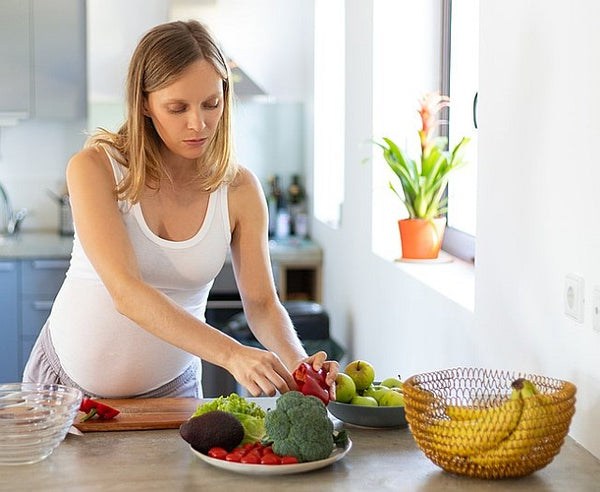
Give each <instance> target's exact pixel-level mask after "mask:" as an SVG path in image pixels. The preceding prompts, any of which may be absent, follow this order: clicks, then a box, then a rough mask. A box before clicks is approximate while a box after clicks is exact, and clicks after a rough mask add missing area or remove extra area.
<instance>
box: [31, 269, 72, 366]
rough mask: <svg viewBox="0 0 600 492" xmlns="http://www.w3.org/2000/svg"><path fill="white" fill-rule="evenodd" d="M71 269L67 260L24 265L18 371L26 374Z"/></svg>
mask: <svg viewBox="0 0 600 492" xmlns="http://www.w3.org/2000/svg"><path fill="white" fill-rule="evenodd" d="M67 268H69V261H68V260H66V259H39V260H27V261H21V293H20V294H21V296H20V297H21V299H20V307H21V330H20V337H19V338H20V350H19V370H20V372H22V371H23V368H24V367H25V363H26V362H27V359H28V358H29V354H30V353H31V349H32V348H33V344H34V343H35V341H36V339H37V336H38V334H39V332H40V330H41V328H42V326H43V325H44V323H45V321H46V319H47V318H48V315H49V314H50V310H51V309H52V302H53V301H54V298H55V297H56V294H57V293H58V291H59V289H60V286H61V285H62V283H63V281H64V279H65V272H66V271H67Z"/></svg>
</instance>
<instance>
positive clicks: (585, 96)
mask: <svg viewBox="0 0 600 492" xmlns="http://www.w3.org/2000/svg"><path fill="white" fill-rule="evenodd" d="M598 18H600V4H598V3H597V2H594V1H591V0H588V1H586V0H577V1H571V2H567V1H561V0H553V1H542V0H535V1H534V0H530V1H529V2H521V1H518V0H510V1H506V2H502V5H499V4H498V3H497V2H481V60H480V63H481V72H480V73H481V77H480V89H481V90H480V98H479V100H480V113H479V121H480V148H479V156H480V157H479V159H480V167H479V173H480V174H479V204H478V223H477V227H478V229H477V231H478V235H477V288H476V303H475V306H476V327H477V330H476V333H477V346H478V348H479V349H480V350H481V352H482V353H483V354H485V356H486V359H487V361H488V363H489V364H492V365H503V366H508V367H519V368H522V369H524V370H529V371H532V372H536V373H541V374H546V375H549V376H554V377H558V378H563V379H567V380H570V381H573V382H574V383H575V384H576V385H577V387H578V395H577V413H576V414H575V417H574V419H573V424H572V428H571V434H572V435H573V437H574V438H575V439H577V440H578V441H579V442H581V443H582V444H583V445H584V446H585V447H586V448H588V449H589V450H590V451H592V452H593V453H594V454H595V455H597V456H600V433H599V432H598V430H597V419H598V415H599V414H600V364H599V362H598V361H599V355H600V333H597V332H595V331H594V330H593V329H592V306H591V299H592V295H591V294H592V287H593V285H600V261H598V254H599V252H600V231H599V230H598V229H596V228H595V226H596V224H597V220H598V219H597V196H598V194H597V187H596V183H598V182H600V166H598V162H597V161H598V159H597V156H596V155H595V145H596V142H597V140H598V134H599V133H600V121H599V120H598V118H597V110H598V107H600V94H599V93H598V87H599V86H600V66H599V65H598V63H597V59H598V56H599V54H600V53H599V51H598V50H599V48H598V47H599V46H600V32H599V31H598V29H596V20H597V19H598ZM570 272H573V273H577V274H579V275H581V276H583V277H584V279H585V299H586V304H585V313H584V314H585V318H584V323H583V324H579V323H576V322H575V321H573V320H571V319H570V318H567V317H566V316H565V315H564V306H563V289H564V279H565V275H566V274H568V273H570Z"/></svg>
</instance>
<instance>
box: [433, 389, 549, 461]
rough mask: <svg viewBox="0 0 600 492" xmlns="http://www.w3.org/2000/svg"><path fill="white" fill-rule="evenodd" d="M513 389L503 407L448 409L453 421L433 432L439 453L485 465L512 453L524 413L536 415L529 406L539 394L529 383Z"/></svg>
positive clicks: (453, 407) (435, 428) (436, 426)
mask: <svg viewBox="0 0 600 492" xmlns="http://www.w3.org/2000/svg"><path fill="white" fill-rule="evenodd" d="M512 388H513V389H512V393H511V395H510V397H509V399H508V400H507V401H506V402H505V403H504V404H503V405H501V406H497V407H461V406H447V407H446V414H447V415H448V416H449V417H450V420H442V421H439V422H437V423H436V424H434V425H433V426H432V429H431V430H432V431H433V432H434V434H435V435H436V445H437V447H438V449H439V451H441V452H444V453H449V454H452V455H456V456H464V457H469V458H471V459H472V460H473V461H475V462H478V463H481V464H484V463H489V462H496V461H497V457H498V455H499V454H500V455H502V454H503V453H506V449H511V445H510V442H511V439H512V436H513V435H514V434H515V432H517V430H518V429H519V426H520V424H521V423H522V421H523V419H522V416H523V414H524V412H525V411H527V413H528V414H529V413H531V412H532V411H533V410H531V409H530V407H531V405H529V404H528V403H527V402H528V401H533V400H534V399H533V398H530V397H531V396H533V395H536V394H538V393H539V391H538V389H537V388H536V387H535V385H534V384H533V383H531V382H530V381H527V380H525V379H518V380H515V381H514V382H513V384H512ZM529 431H531V429H530V430H529Z"/></svg>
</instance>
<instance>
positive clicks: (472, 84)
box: [441, 0, 479, 260]
mask: <svg viewBox="0 0 600 492" xmlns="http://www.w3.org/2000/svg"><path fill="white" fill-rule="evenodd" d="M442 29H443V33H442V45H443V53H442V87H441V91H442V93H443V94H447V95H449V96H450V110H449V112H448V114H447V118H448V125H447V126H444V127H442V131H443V132H444V133H445V134H446V135H447V136H448V141H449V146H450V148H453V147H454V146H455V145H456V144H457V143H458V142H459V141H460V139H461V138H462V137H463V136H468V137H470V138H471V142H470V143H469V146H468V152H467V160H468V161H469V165H468V166H466V167H464V168H462V169H461V170H459V171H457V172H456V173H455V174H454V176H452V177H451V178H450V182H449V184H448V228H447V230H446V234H445V238H444V249H445V250H446V251H448V252H450V253H451V254H454V255H456V256H459V257H461V258H464V259H467V260H473V259H474V258H475V234H476V190H477V129H476V127H475V124H476V110H477V90H478V83H479V77H478V72H479V0H444V1H443V22H442Z"/></svg>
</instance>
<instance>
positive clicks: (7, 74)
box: [0, 0, 32, 119]
mask: <svg viewBox="0 0 600 492" xmlns="http://www.w3.org/2000/svg"><path fill="white" fill-rule="evenodd" d="M0 9H1V15H0V113H4V115H3V116H4V118H10V117H11V116H12V117H13V118H15V119H19V118H27V117H28V116H29V114H30V94H31V90H32V87H31V61H32V60H31V39H30V10H31V9H30V3H29V2H28V1H23V0H0Z"/></svg>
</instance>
